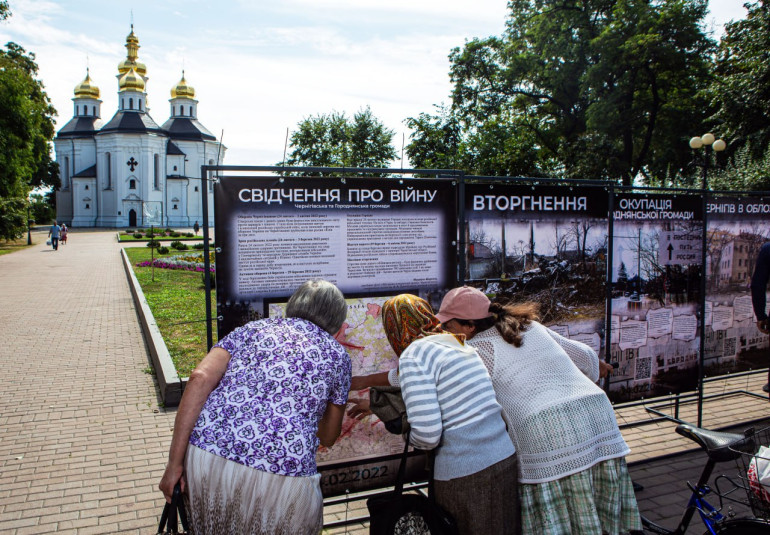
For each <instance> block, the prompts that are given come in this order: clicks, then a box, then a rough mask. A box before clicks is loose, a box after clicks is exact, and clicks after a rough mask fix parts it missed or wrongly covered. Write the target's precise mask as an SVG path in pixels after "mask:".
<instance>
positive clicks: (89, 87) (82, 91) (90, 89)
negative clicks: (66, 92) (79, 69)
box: [75, 69, 99, 99]
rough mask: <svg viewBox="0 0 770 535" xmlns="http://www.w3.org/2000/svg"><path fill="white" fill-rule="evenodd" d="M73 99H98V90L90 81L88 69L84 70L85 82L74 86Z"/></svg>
mask: <svg viewBox="0 0 770 535" xmlns="http://www.w3.org/2000/svg"><path fill="white" fill-rule="evenodd" d="M75 98H93V99H98V98H99V88H98V87H96V85H94V83H93V82H92V81H91V76H90V73H89V72H88V69H86V78H85V80H83V81H82V82H80V83H79V84H78V85H76V86H75Z"/></svg>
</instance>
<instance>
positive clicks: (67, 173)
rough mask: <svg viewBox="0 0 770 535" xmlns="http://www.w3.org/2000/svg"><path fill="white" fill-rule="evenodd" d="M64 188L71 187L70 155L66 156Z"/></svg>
mask: <svg viewBox="0 0 770 535" xmlns="http://www.w3.org/2000/svg"><path fill="white" fill-rule="evenodd" d="M62 185H63V187H64V189H67V188H69V187H70V159H69V157H67V156H65V157H64V182H63V184H62Z"/></svg>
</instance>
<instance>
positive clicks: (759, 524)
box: [704, 518, 770, 535]
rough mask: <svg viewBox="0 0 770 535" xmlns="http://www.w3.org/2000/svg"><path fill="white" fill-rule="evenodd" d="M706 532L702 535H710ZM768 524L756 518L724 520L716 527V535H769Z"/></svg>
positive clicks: (769, 525)
mask: <svg viewBox="0 0 770 535" xmlns="http://www.w3.org/2000/svg"><path fill="white" fill-rule="evenodd" d="M710 533H711V532H709V531H707V532H706V533H705V534H704V535H710ZM769 534H770V523H767V522H765V521H764V520H759V519H757V518H738V519H736V520H726V521H725V522H722V523H721V524H719V526H718V527H717V535H769Z"/></svg>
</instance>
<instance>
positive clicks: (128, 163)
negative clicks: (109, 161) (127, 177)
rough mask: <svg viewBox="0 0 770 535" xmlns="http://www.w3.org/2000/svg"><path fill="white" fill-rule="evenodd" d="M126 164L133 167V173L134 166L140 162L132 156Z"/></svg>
mask: <svg viewBox="0 0 770 535" xmlns="http://www.w3.org/2000/svg"><path fill="white" fill-rule="evenodd" d="M126 165H127V166H129V167H130V168H131V172H132V173H133V172H134V168H135V167H136V166H137V165H139V162H137V161H136V160H134V157H133V156H131V159H130V160H128V161H127V162H126Z"/></svg>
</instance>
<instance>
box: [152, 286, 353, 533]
mask: <svg viewBox="0 0 770 535" xmlns="http://www.w3.org/2000/svg"><path fill="white" fill-rule="evenodd" d="M346 314H347V304H346V303H345V298H344V296H343V295H342V292H340V290H339V289H338V288H337V287H336V286H334V285H333V284H331V283H329V282H326V281H308V282H306V283H304V284H303V285H302V286H300V287H299V289H298V290H297V291H296V292H295V293H294V295H292V297H291V298H290V299H289V302H288V305H287V307H286V316H287V317H286V318H277V319H264V320H259V321H254V322H251V323H248V324H247V325H244V326H243V327H240V328H238V329H236V330H234V331H233V332H231V333H230V334H228V335H227V336H225V337H224V338H223V339H222V340H220V341H219V343H217V344H216V345H215V346H214V347H213V348H212V349H211V351H210V352H209V354H208V355H207V356H206V357H205V358H204V359H203V361H202V362H201V363H200V364H199V365H198V367H197V368H196V369H195V370H194V371H193V373H192V374H191V375H190V379H189V382H188V383H187V387H186V388H185V392H184V395H183V396H182V400H181V402H180V404H179V410H178V412H177V416H176V421H175V424H174V436H173V439H172V441H171V448H170V451H169V462H168V466H167V467H166V471H165V473H164V474H163V478H162V479H161V482H160V485H159V487H160V490H161V491H163V494H164V495H165V497H166V500H170V497H171V493H172V492H173V488H174V485H175V484H176V483H177V482H178V481H181V485H182V491H183V492H186V493H187V496H188V510H189V517H190V522H191V526H190V528H191V531H192V532H193V533H205V534H207V535H216V534H219V533H228V534H229V533H265V534H268V533H270V534H272V533H318V532H320V530H321V528H322V523H323V501H322V497H321V488H320V476H319V475H318V473H317V470H316V465H315V455H316V450H317V448H318V444H319V442H320V443H321V444H323V445H324V446H331V445H333V444H334V442H335V440H336V439H337V437H338V436H339V434H340V429H341V425H342V417H343V414H344V409H345V404H346V402H347V394H348V390H349V389H350V372H351V364H350V358H349V357H348V355H347V353H346V352H345V350H344V349H343V348H342V346H341V345H340V344H339V343H338V342H337V341H336V340H335V339H334V337H333V335H334V334H335V333H336V332H337V331H338V330H339V329H340V327H341V326H342V322H343V321H344V320H345V316H346Z"/></svg>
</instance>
